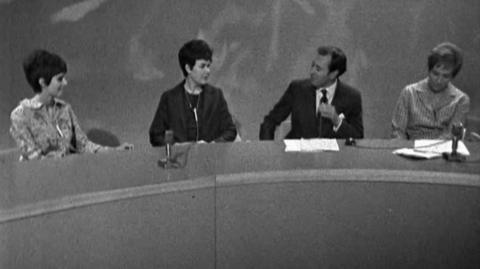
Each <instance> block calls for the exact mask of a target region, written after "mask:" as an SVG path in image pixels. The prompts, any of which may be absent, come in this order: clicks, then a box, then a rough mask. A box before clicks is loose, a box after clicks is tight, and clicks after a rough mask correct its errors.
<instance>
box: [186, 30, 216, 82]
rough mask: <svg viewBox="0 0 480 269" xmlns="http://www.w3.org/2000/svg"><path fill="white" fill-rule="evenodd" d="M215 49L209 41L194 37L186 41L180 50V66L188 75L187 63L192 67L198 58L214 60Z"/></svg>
mask: <svg viewBox="0 0 480 269" xmlns="http://www.w3.org/2000/svg"><path fill="white" fill-rule="evenodd" d="M212 54H213V50H212V48H210V46H209V45H208V44H207V42H205V41H203V40H201V39H193V40H190V41H188V42H187V43H185V44H184V45H183V46H182V48H181V49H180V51H179V52H178V61H179V63H180V68H182V72H183V75H184V76H185V77H186V76H187V74H188V73H187V70H186V69H185V65H186V64H188V66H189V67H190V68H193V66H195V62H196V61H197V60H207V61H212Z"/></svg>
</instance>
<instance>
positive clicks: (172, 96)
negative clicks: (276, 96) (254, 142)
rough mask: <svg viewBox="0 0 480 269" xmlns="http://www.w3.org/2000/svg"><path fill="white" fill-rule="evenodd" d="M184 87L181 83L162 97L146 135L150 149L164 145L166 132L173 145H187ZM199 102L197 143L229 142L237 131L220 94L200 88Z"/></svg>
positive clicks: (188, 111)
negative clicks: (172, 137) (181, 143)
mask: <svg viewBox="0 0 480 269" xmlns="http://www.w3.org/2000/svg"><path fill="white" fill-rule="evenodd" d="M184 84H185V81H182V82H181V83H179V84H178V85H177V86H175V87H174V88H173V89H170V90H168V91H166V92H164V93H163V94H162V97H161V98H160V103H159V105H158V108H157V112H156V113H155V117H154V119H153V122H152V125H151V126H150V132H149V134H150V143H151V144H152V146H162V145H164V144H165V141H164V135H165V131H166V130H173V135H174V140H175V142H185V141H188V139H187V120H186V118H187V116H186V113H193V112H191V110H190V108H189V107H188V103H187V99H186V93H185V88H184ZM199 98H200V99H199V104H198V108H197V111H198V125H199V140H204V141H207V142H211V141H216V142H225V141H233V140H234V139H235V137H236V135H237V130H236V127H235V125H234V123H233V119H232V116H231V115H230V112H229V111H228V106H227V102H226V101H225V98H224V97H223V93H222V91H221V90H220V89H218V88H216V87H213V86H211V85H209V84H206V85H204V86H203V88H202V92H201V93H200V96H199Z"/></svg>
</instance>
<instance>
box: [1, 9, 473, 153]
mask: <svg viewBox="0 0 480 269" xmlns="http://www.w3.org/2000/svg"><path fill="white" fill-rule="evenodd" d="M479 15H480V2H479V1H476V0H461V1H458V0H443V1H433V0H407V1H385V0H367V1H360V0H337V1H331V0H265V1H254V0H245V1H239V0H227V1H218V0H204V1H187V0H182V1H173V0H136V1H129V0H116V1H113V0H84V1H74V0H71V1H60V0H52V1H28V0H0V40H1V42H0V59H1V60H0V79H1V81H2V82H3V83H1V84H0V149H7V148H11V147H13V146H14V144H13V141H12V140H11V138H10V137H9V134H8V128H9V124H10V122H9V114H10V111H11V110H12V109H13V108H14V107H15V106H16V105H17V104H18V102H19V101H20V100H21V99H22V98H25V97H30V96H32V95H33V92H32V91H31V89H30V88H29V87H28V85H27V83H26V82H25V79H24V77H23V71H22V69H21V62H22V59H23V58H24V57H25V55H26V54H27V53H29V52H30V51H31V50H32V49H35V48H45V49H48V50H51V51H55V52H57V53H59V54H60V55H62V56H63V57H64V58H65V59H66V60H67V63H68V68H69V71H68V74H67V78H68V79H69V86H68V87H67V88H66V91H65V93H64V96H63V98H64V99H66V100H67V101H68V102H70V103H71V104H72V106H73V108H74V110H75V111H76V113H77V115H78V116H79V118H80V121H81V123H82V126H83V128H84V129H85V131H88V130H90V129H94V130H98V129H102V130H105V131H107V132H109V133H113V134H115V135H116V136H118V137H119V139H120V140H122V141H129V142H132V143H135V144H142V145H147V144H148V127H149V125H150V122H151V120H152V118H153V114H154V112H155V109H156V106H157V104H158V101H159V98H160V95H161V94H162V93H163V92H164V91H165V90H167V89H169V88H171V87H173V86H174V85H175V84H176V83H178V82H179V81H180V80H181V79H182V75H181V71H180V69H179V67H178V63H177V52H178V49H179V48H180V46H181V45H182V44H183V43H184V42H185V41H187V40H189V39H192V38H195V37H200V38H204V39H206V40H207V41H208V42H209V43H210V44H211V45H212V46H213V48H214V62H213V72H212V76H211V82H212V83H213V84H214V85H217V86H220V87H221V88H222V89H223V90H224V93H225V96H226V98H227V101H228V103H229V106H230V109H231V110H232V111H231V112H232V113H233V114H234V116H235V118H236V119H237V120H238V122H239V123H240V124H241V126H242V130H241V132H242V136H243V137H242V138H243V139H249V140H256V139H258V128H259V124H260V122H261V121H262V119H263V116H264V115H265V114H266V113H267V112H268V111H269V110H270V109H271V108H272V106H273V105H274V103H275V102H276V101H277V100H278V98H279V97H280V96H281V94H282V93H283V92H284V91H285V89H286V87H287V85H288V83H289V81H290V80H292V79H294V78H300V77H304V76H306V75H308V68H309V65H310V62H311V59H312V57H313V56H314V52H315V48H316V47H317V46H318V45H321V44H333V45H337V46H339V47H341V48H343V49H344V51H345V52H346V54H347V57H348V70H347V73H346V74H345V75H344V76H343V77H342V79H343V80H344V81H346V82H348V83H350V84H353V85H355V86H357V87H358V88H359V89H360V90H361V91H362V93H363V99H364V100H363V105H364V125H365V129H366V136H367V137H373V138H385V137H388V136H389V130H390V118H391V111H392V107H393V105H394V103H395V100H396V98H397V96H398V93H399V91H400V89H401V88H402V87H403V86H405V85H406V84H409V83H411V82H414V81H416V80H419V79H421V78H423V77H424V76H425V75H426V55H427V53H428V52H429V50H430V49H431V48H432V47H433V46H434V45H435V44H437V43H439V42H442V41H445V40H449V41H451V42H454V43H457V44H458V45H459V46H460V47H461V48H463V49H464V53H465V65H464V69H463V70H462V72H461V73H460V75H459V76H458V77H457V79H456V81H455V84H456V85H457V86H458V87H460V88H461V89H463V90H464V91H466V92H467V93H468V94H469V95H470V97H471V100H472V117H473V118H475V119H477V120H479V118H480V116H479V115H480V113H479V111H480V109H479V104H480V93H479V92H478V88H479V87H480V81H479V79H478V74H479V73H480V16H479Z"/></svg>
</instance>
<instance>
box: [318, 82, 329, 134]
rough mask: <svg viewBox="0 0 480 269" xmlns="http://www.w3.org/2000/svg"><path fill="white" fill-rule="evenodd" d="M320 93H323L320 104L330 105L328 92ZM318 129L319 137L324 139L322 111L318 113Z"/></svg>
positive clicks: (322, 91) (323, 90)
mask: <svg viewBox="0 0 480 269" xmlns="http://www.w3.org/2000/svg"><path fill="white" fill-rule="evenodd" d="M320 92H321V93H322V97H321V98H320V104H328V98H327V90H326V89H322V90H321V91H320ZM317 128H318V136H319V137H322V115H321V113H320V109H319V110H318V111H317Z"/></svg>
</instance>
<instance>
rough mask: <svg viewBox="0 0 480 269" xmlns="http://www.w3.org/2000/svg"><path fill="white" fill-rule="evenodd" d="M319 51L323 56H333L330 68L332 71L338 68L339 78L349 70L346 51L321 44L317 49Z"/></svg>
mask: <svg viewBox="0 0 480 269" xmlns="http://www.w3.org/2000/svg"><path fill="white" fill-rule="evenodd" d="M317 53H318V54H319V55H322V56H327V55H330V56H331V61H330V65H329V66H328V70H329V71H330V72H334V71H335V70H337V71H338V75H337V78H338V77H340V76H341V75H342V74H343V73H345V71H347V56H345V53H343V51H342V50H341V49H339V48H337V47H333V46H321V47H319V48H318V49H317Z"/></svg>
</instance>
